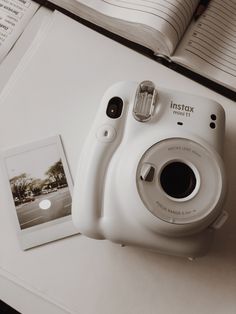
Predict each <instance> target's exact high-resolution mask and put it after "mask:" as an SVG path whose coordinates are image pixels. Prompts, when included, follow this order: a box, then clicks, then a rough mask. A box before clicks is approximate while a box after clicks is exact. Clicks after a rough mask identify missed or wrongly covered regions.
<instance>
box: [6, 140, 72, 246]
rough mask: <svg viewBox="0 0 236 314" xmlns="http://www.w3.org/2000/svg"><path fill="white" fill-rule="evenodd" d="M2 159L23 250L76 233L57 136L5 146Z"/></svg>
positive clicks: (69, 185) (67, 175)
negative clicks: (11, 146) (12, 146)
mask: <svg viewBox="0 0 236 314" xmlns="http://www.w3.org/2000/svg"><path fill="white" fill-rule="evenodd" d="M2 161H3V168H4V172H5V174H6V176H5V184H6V186H7V188H8V190H9V202H8V203H9V207H11V209H13V220H14V221H15V225H16V231H17V234H18V237H19V241H20V246H21V248H22V249H23V250H26V249H29V248H32V247H34V246H38V245H42V244H44V243H47V242H50V241H54V240H58V239H60V238H64V237H67V236H70V235H72V234H75V233H78V231H77V230H76V229H75V227H74V226H73V224H72V219H71V203H72V199H71V192H72V188H73V183H72V179H71V175H70V171H69V168H68V165H67V161H66V157H65V154H64V151H63V146H62V143H61V138H60V136H53V137H50V138H47V139H45V140H41V141H37V142H34V143H30V144H27V145H23V146H20V147H16V148H12V149H8V150H6V151H4V152H3V153H2Z"/></svg>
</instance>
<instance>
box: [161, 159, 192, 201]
mask: <svg viewBox="0 0 236 314" xmlns="http://www.w3.org/2000/svg"><path fill="white" fill-rule="evenodd" d="M160 183H161V186H162V188H163V190H164V191H165V192H166V193H167V194H168V195H169V196H171V197H173V198H178V199H180V198H185V197H187V196H189V195H190V194H191V193H192V192H193V190H194V189H195V187H196V177H195V174H194V172H193V170H192V169H191V168H190V167H189V166H188V165H186V164H185V163H183V162H172V163H169V164H168V165H166V166H165V167H164V169H163V170H162V172H161V176H160Z"/></svg>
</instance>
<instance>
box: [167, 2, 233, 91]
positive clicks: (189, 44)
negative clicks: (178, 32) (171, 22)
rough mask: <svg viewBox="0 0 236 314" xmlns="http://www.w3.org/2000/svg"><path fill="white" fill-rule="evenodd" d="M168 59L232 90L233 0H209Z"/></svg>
mask: <svg viewBox="0 0 236 314" xmlns="http://www.w3.org/2000/svg"><path fill="white" fill-rule="evenodd" d="M172 59H173V60H174V61H176V62H178V63H181V64H183V65H186V66H187V67H189V68H190V69H193V70H194V71H196V72H198V73H200V74H201V75H204V76H206V77H208V78H210V79H213V80H215V81H217V82H218V83H220V84H222V85H224V86H227V87H229V88H231V89H233V90H236V0H225V1H224V2H222V1H221V0H212V1H211V2H210V4H209V6H208V8H207V10H206V11H205V12H204V14H203V15H202V16H201V17H200V18H199V20H197V22H195V23H194V22H193V23H192V27H191V29H190V31H189V32H188V34H186V38H185V39H184V40H183V42H182V43H181V45H180V47H179V48H178V49H177V51H176V53H175V55H174V58H172Z"/></svg>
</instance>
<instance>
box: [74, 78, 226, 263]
mask: <svg viewBox="0 0 236 314" xmlns="http://www.w3.org/2000/svg"><path fill="white" fill-rule="evenodd" d="M224 132H225V114H224V110H223V108H222V107H221V105H220V104H218V103H217V102H215V101H213V100H210V99H206V98H203V97H199V96H193V95H189V94H186V93H182V92H177V91H173V90H167V89H163V88H160V89H159V88H158V89H157V88H156V87H155V85H154V84H153V83H152V82H150V81H144V82H142V83H140V84H139V83H137V82H120V83H117V84H115V85H113V86H112V87H110V88H109V89H108V90H107V92H106V93H105V95H104V97H103V99H102V102H101V105H100V107H99V112H98V113H97V116H96V119H95V121H94V124H93V126H92V129H91V131H90V133H89V135H88V137H87V139H86V142H85V145H84V147H83V149H82V153H81V156H80V160H79V164H78V170H77V174H76V181H75V187H74V194H73V204H72V218H73V222H74V224H75V225H76V226H77V227H78V231H79V232H81V233H82V234H84V235H86V236H88V237H91V238H95V239H109V240H111V241H113V242H116V243H120V244H124V245H135V246H141V247H145V248H148V249H152V250H156V251H159V252H162V253H166V254H173V255H179V256H186V257H198V256H202V255H204V254H206V253H207V252H208V250H209V247H210V244H211V242H212V239H213V234H214V230H215V229H217V228H218V227H219V226H220V225H221V222H223V221H224V220H225V217H226V214H225V212H224V211H223V202H224V198H225V193H226V180H225V172H224V165H223V161H222V153H223V142H224Z"/></svg>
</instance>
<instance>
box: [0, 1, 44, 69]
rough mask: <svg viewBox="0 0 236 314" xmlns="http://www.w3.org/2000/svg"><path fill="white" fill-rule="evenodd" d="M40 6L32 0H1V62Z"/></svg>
mask: <svg viewBox="0 0 236 314" xmlns="http://www.w3.org/2000/svg"><path fill="white" fill-rule="evenodd" d="M38 8H39V4H37V3H35V2H32V1H31V0H0V63H1V62H2V60H3V59H4V57H5V56H6V55H7V53H8V52H9V51H10V49H11V48H12V46H13V45H14V43H15V42H16V40H17V39H18V37H19V36H20V34H21V33H22V32H23V30H24V28H25V27H26V25H27V24H28V22H29V20H30V19H31V18H32V16H33V15H34V13H35V12H36V10H37V9H38Z"/></svg>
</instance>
